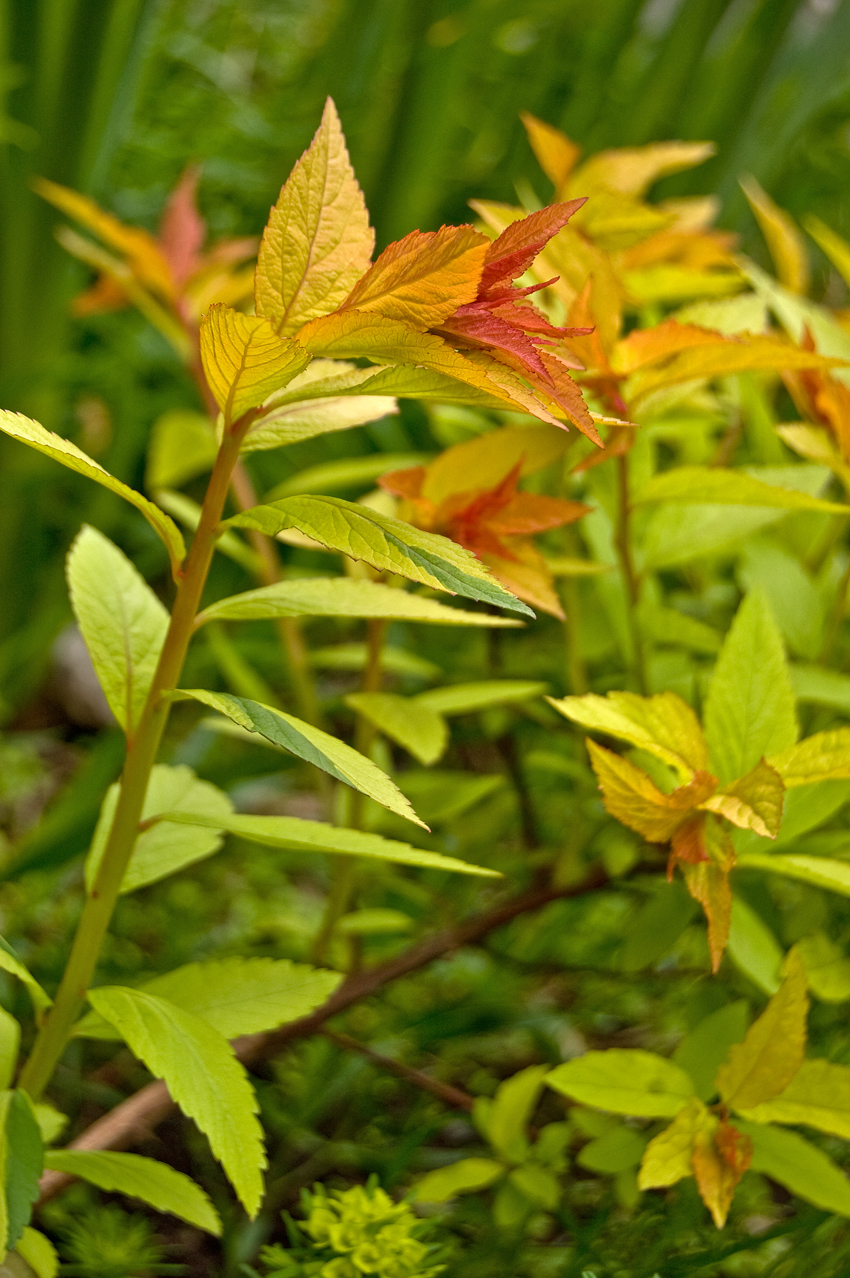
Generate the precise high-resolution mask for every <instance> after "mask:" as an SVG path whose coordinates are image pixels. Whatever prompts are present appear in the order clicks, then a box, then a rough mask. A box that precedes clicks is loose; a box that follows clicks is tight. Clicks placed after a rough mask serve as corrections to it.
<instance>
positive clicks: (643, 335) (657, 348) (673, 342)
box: [612, 319, 735, 374]
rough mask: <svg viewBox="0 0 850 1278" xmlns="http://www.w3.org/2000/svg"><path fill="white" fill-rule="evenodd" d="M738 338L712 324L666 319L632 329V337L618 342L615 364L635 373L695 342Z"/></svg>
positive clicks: (695, 344) (617, 367)
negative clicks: (710, 326)
mask: <svg viewBox="0 0 850 1278" xmlns="http://www.w3.org/2000/svg"><path fill="white" fill-rule="evenodd" d="M734 340H735V339H734V338H728V337H724V336H723V334H722V333H717V332H715V331H714V330H713V329H710V328H700V327H699V326H698V325H696V324H680V323H679V321H678V320H675V319H666V320H664V321H662V323H661V324H656V325H654V327H653V328H635V329H632V331H631V333H629V335H628V337H625V338H624V339H623V340H622V341H621V342H618V343H617V348H616V351H615V352H614V357H613V360H612V364H613V365H614V367H615V368H616V370H617V372H619V373H623V374H626V373H633V372H634V371H635V369H636V368H643V367H644V366H645V365H647V364H655V363H657V362H658V361H659V360H662V359H667V358H668V357H669V356H671V355H675V354H676V352H677V351H682V350H687V349H688V347H691V346H710V345H712V344H715V343H717V342H728V341H734Z"/></svg>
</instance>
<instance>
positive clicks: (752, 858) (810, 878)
mask: <svg viewBox="0 0 850 1278" xmlns="http://www.w3.org/2000/svg"><path fill="white" fill-rule="evenodd" d="M738 864H739V865H740V866H741V868H742V869H745V868H746V869H752V870H767V871H768V872H769V873H770V874H779V875H781V876H782V877H783V878H785V879H796V880H797V881H798V882H799V883H811V884H812V886H813V887H819V888H825V889H826V891H827V892H838V894H839V895H840V896H850V863H848V862H847V861H834V860H832V859H831V858H830V857H826V856H797V855H794V854H793V853H792V854H785V853H776V854H775V855H771V854H770V853H769V852H746V853H742V854H741V856H740V857H739V858H738Z"/></svg>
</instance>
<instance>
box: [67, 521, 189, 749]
mask: <svg viewBox="0 0 850 1278" xmlns="http://www.w3.org/2000/svg"><path fill="white" fill-rule="evenodd" d="M67 576H68V588H69V590H70V594H71V604H72V605H73V608H74V615H75V616H76V618H77V624H78V625H79V627H80V631H81V633H82V636H83V638H84V639H85V641H86V647H87V648H88V651H89V655H90V657H91V659H92V665H93V666H94V668H95V672H96V674H97V677H98V679H99V680H100V685H101V687H102V688H103V691H104V695H105V696H106V700H107V701H108V703H109V708H110V709H111V711H112V713H113V714H114V715H115V718H116V719H117V720H118V722H119V723H120V725H121V727H122V728H123V729H124V731H125V732H126V733H127V735H128V737H132V735H133V733H134V731H135V729H136V727H137V726H138V723H139V719H140V718H141V715H142V711H143V710H144V707H145V702H146V701H147V698H148V693H149V691H150V686H151V683H152V682H153V677H154V674H155V672H156V667H157V663H158V661H159V654H160V652H161V651H162V645H163V643H164V642H165V635H166V632H167V630H168V611H167V609H166V608H165V605H164V604H162V603H161V602H160V600H159V599H157V597H156V595H155V594H154V592H153V591H152V590H151V588H150V586H149V585H148V584H147V582H146V581H145V580H144V578H143V577H142V576H141V575H140V574H139V573H138V572H137V571H136V569H135V567H134V566H133V564H132V563H131V562H130V560H129V559H128V558H127V557H126V555H124V554H122V552H121V551H120V550H119V549H118V547H117V546H115V545H113V543H112V542H111V541H110V540H109V538H108V537H104V535H103V533H100V532H98V531H97V529H96V528H91V527H90V526H89V525H88V524H84V525H83V528H82V531H81V532H80V533H79V534H78V536H77V537H76V539H75V541H74V543H73V545H72V546H71V549H70V551H69V552H68V560H67Z"/></svg>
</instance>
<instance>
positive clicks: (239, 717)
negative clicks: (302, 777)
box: [174, 688, 427, 828]
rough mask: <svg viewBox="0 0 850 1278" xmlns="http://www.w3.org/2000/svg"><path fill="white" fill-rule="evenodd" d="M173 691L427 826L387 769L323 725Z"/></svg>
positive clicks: (216, 696)
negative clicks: (224, 716)
mask: <svg viewBox="0 0 850 1278" xmlns="http://www.w3.org/2000/svg"><path fill="white" fill-rule="evenodd" d="M174 695H175V697H176V698H177V699H178V700H186V699H188V698H191V699H192V700H194V701H200V702H201V703H202V704H203V705H206V706H210V707H211V708H212V709H213V710H218V711H220V712H221V713H222V714H223V715H226V716H227V718H228V719H232V721H233V722H234V723H236V724H238V725H239V727H240V728H245V729H246V730H247V731H248V732H257V733H259V734H260V736H262V737H265V738H266V740H267V741H271V742H272V744H273V745H276V746H282V747H283V749H284V750H288V751H289V752H290V754H294V755H296V756H297V757H298V758H299V759H305V760H306V761H307V763H312V764H314V765H315V766H316V767H317V768H321V769H322V771H323V772H327V773H329V775H330V776H332V777H335V778H336V779H337V781H344V782H345V784H346V785H350V786H352V787H353V788H354V789H355V790H359V791H360V792H361V794H365V795H367V796H368V797H369V798H370V799H374V800H375V802H376V803H380V804H382V805H383V807H385V808H388V809H389V810H390V812H395V813H397V814H398V816H403V817H405V818H406V819H407V820H408V821H413V822H415V824H416V825H424V822H422V821H420V820H419V817H418V816H417V815H416V813H415V812H414V811H413V808H412V807H411V806H410V804H409V802H408V801H407V799H406V798H405V797H404V795H403V794H402V793H401V791H400V790H399V788H398V786H397V785H396V784H395V782H394V781H391V780H390V778H389V777H388V776H387V774H386V773H385V772H382V771H381V769H380V768H379V767H377V765H376V764H374V763H373V762H372V760H371V759H367V758H366V756H365V755H363V754H360V752H359V751H358V750H353V749H352V748H351V746H349V745H346V744H345V742H344V741H338V740H337V738H336V737H332V736H331V735H330V734H329V733H327V732H322V730H321V728H314V727H313V726H312V724H309V723H304V721H303V720H301V719H296V718H295V717H294V716H293V715H291V714H284V712H283V711H282V710H273V709H272V708H271V706H264V705H261V704H260V702H259V701H249V700H247V699H246V698H245V697H232V696H230V694H229V693H226V692H207V691H206V690H205V689H204V688H182V689H180V690H179V691H178V692H176V693H175V694H174ZM426 828H427V827H426Z"/></svg>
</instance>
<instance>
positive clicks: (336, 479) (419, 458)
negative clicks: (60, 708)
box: [263, 453, 433, 501]
mask: <svg viewBox="0 0 850 1278" xmlns="http://www.w3.org/2000/svg"><path fill="white" fill-rule="evenodd" d="M432 456H433V454H432V453H366V454H365V456H360V457H340V458H338V459H337V460H335V461H326V462H318V463H317V464H316V465H315V466H308V467H307V468H306V469H305V470H299V471H296V472H295V474H293V475H290V476H289V478H288V479H284V481H283V483H280V484H275V486H274V488H272V489H271V491H270V492H268V493H266V495H265V497H264V499H263V500H264V501H277V499H278V498H279V497H295V496H297V494H299V493H337V492H343V491H345V490H346V489H348V488H354V487H360V486H364V485H367V484H372V483H374V481H375V480H376V479H380V477H381V475H384V474H386V473H387V471H391V470H402V469H404V468H406V467H409V466H421V465H424V464H425V463H426V462H428V461H430V460H431V457H432Z"/></svg>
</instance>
